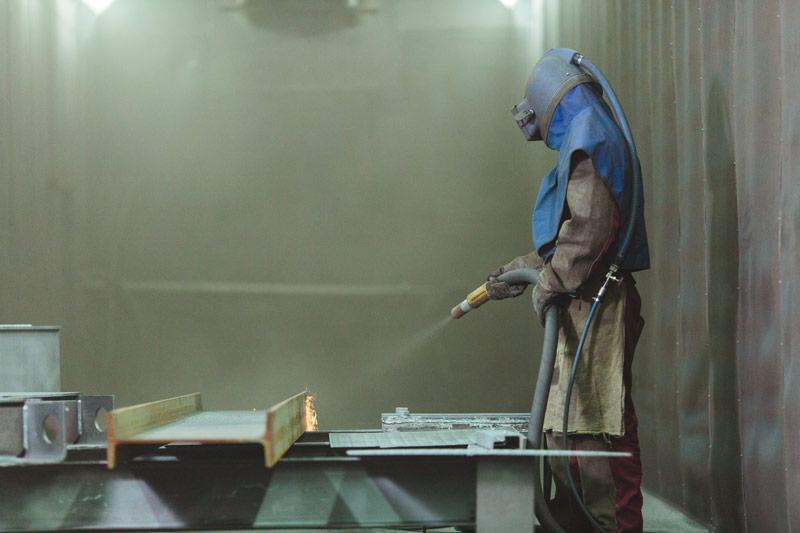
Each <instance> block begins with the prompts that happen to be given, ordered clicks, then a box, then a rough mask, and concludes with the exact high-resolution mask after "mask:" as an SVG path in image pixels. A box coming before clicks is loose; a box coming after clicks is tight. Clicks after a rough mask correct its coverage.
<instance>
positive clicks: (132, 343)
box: [0, 0, 553, 428]
mask: <svg viewBox="0 0 800 533" xmlns="http://www.w3.org/2000/svg"><path fill="white" fill-rule="evenodd" d="M529 18H530V17H529V16H528V14H526V12H525V9H524V6H520V8H518V10H515V11H512V10H509V9H507V8H506V7H504V6H503V5H502V4H501V3H499V2H497V1H495V0H450V1H437V2H427V1H421V0H418V1H384V2H364V1H362V2H355V3H353V2H350V3H348V2H345V1H327V0H325V1H322V0H301V1H299V2H284V1H279V0H275V1H272V0H254V1H251V2H233V3H232V2H222V1H218V0H209V1H198V0H169V1H164V0H117V1H116V2H114V3H113V4H112V5H111V7H110V8H109V9H108V10H106V11H105V12H103V13H102V14H101V15H99V16H96V15H95V14H93V13H92V11H91V10H89V9H88V8H87V7H86V6H84V5H83V4H82V3H81V2H79V1H75V0H62V1H40V0H30V1H23V0H18V1H9V2H4V3H2V5H0V24H2V27H0V33H2V35H3V41H2V46H3V48H2V54H3V56H2V57H0V64H1V65H2V70H1V72H2V76H3V78H2V79H3V85H2V87H3V89H2V98H1V99H0V100H2V113H3V114H2V128H3V129H2V132H3V135H4V142H3V150H4V152H3V157H2V158H0V160H1V161H2V163H0V164H2V172H3V174H2V177H3V179H2V187H3V190H2V201H3V202H4V204H3V205H4V208H3V223H2V231H3V236H4V238H3V239H2V240H3V243H4V246H3V247H2V254H3V256H2V258H3V268H2V272H3V285H2V313H1V314H0V320H2V321H5V322H12V323H19V322H32V323H38V324H41V323H48V324H51V323H52V324H61V325H62V326H63V331H62V352H61V353H62V370H63V372H62V374H63V376H62V383H63V386H64V387H65V388H68V389H77V390H81V391H85V392H95V393H114V394H116V395H117V401H118V403H119V404H121V405H127V404H131V403H135V402H142V401H149V400H154V399H158V398H163V397H169V396H174V395H178V394H183V393H189V392H193V391H199V392H202V393H203V398H204V402H205V405H206V406H207V407H210V408H253V407H265V406H268V405H271V404H272V403H274V402H276V401H278V400H281V399H283V398H285V397H287V396H288V395H290V394H293V393H295V392H297V391H300V390H302V389H303V388H304V387H306V386H307V387H308V388H309V389H310V390H311V391H312V392H314V393H316V394H317V395H318V399H317V403H318V408H319V415H320V421H321V424H322V427H324V428H347V427H376V426H378V425H379V424H380V413H381V412H385V411H389V410H393V409H394V407H395V406H399V405H402V406H408V407H409V408H411V410H412V411H418V412H424V411H427V412H431V411H515V412H524V411H526V410H528V409H529V407H530V398H531V391H532V382H533V376H534V375H535V374H534V373H535V363H536V361H535V356H536V355H537V354H536V352H537V349H536V346H537V345H538V344H539V342H540V341H539V340H538V339H539V331H538V326H537V327H533V326H532V324H533V323H534V319H533V317H532V316H531V314H530V313H529V309H530V305H529V301H528V300H527V298H522V299H520V300H518V301H514V302H509V303H504V304H502V305H500V304H497V305H492V306H487V308H486V309H484V310H481V312H480V313H474V314H473V315H471V316H469V317H467V318H466V319H464V320H462V321H460V322H457V323H454V322H449V323H447V324H446V325H445V326H443V327H441V328H439V329H435V328H434V326H436V325H437V324H441V322H442V321H443V320H444V319H445V318H446V317H447V316H449V310H450V308H451V307H452V306H453V305H455V304H456V303H458V302H459V301H460V300H461V299H463V298H464V296H465V295H466V293H467V292H468V291H470V290H472V289H473V288H474V287H475V286H477V285H478V284H479V283H480V282H482V281H483V280H484V278H485V276H486V273H488V272H489V271H491V270H492V269H494V268H495V267H496V266H498V265H500V264H502V263H504V262H506V261H508V260H510V259H512V258H513V257H514V256H516V255H519V254H522V253H526V252H528V251H529V250H530V248H531V244H530V236H529V233H530V231H529V229H528V228H529V217H530V210H531V206H532V202H533V198H534V197H535V192H536V189H537V187H538V176H539V175H540V174H542V173H543V172H544V171H546V169H547V166H548V164H549V163H551V162H552V161H553V155H552V154H547V153H545V151H544V148H543V147H541V146H537V147H535V148H534V147H532V146H531V145H529V144H527V143H526V142H525V141H524V139H523V138H522V136H521V135H520V133H519V131H518V129H517V128H516V126H515V124H514V122H513V121H512V119H511V116H510V113H509V108H510V107H511V106H512V105H513V104H514V103H516V102H518V101H519V99H520V98H521V95H522V91H523V87H524V83H525V79H526V78H527V74H528V71H529V69H530V65H531V64H532V61H533V60H534V59H533V58H534V57H535V56H536V55H538V52H535V51H533V50H532V49H531V43H532V42H533V40H534V35H533V33H532V30H531V28H530V27H529V26H528V25H527V23H526V22H527V21H528V20H529Z"/></svg>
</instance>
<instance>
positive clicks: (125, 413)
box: [107, 392, 307, 468]
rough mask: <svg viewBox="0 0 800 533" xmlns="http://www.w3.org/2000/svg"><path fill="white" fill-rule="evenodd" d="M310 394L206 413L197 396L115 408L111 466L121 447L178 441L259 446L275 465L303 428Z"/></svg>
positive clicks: (110, 425) (110, 435)
mask: <svg viewBox="0 0 800 533" xmlns="http://www.w3.org/2000/svg"><path fill="white" fill-rule="evenodd" d="M306 395H307V393H306V392H301V393H300V394H296V395H295V396H292V397H291V398H288V399H286V400H284V401H282V402H280V403H278V404H277V405H274V406H272V407H270V408H269V409H267V410H261V411H255V410H254V411H204V410H203V409H202V401H201V398H200V395H199V394H190V395H186V396H179V397H176V398H170V399H167V400H161V401H158V402H152V403H146V404H141V405H135V406H131V407H125V408H123V409H117V410H114V411H112V412H111V413H109V415H108V443H107V459H108V468H115V467H116V466H117V464H118V463H119V459H120V456H119V455H120V454H119V450H120V449H121V448H126V449H127V450H129V451H130V450H131V449H132V447H133V446H139V447H141V446H142V445H159V446H160V445H164V444H169V443H179V442H192V443H201V444H203V443H205V444H246V443H254V444H260V445H261V446H262V448H263V450H264V462H265V464H266V465H267V466H268V467H271V466H273V465H275V463H277V462H278V460H279V459H280V458H281V456H282V455H283V454H284V453H286V451H287V450H288V449H289V448H290V447H291V446H292V444H293V443H294V442H295V441H296V440H297V439H298V438H299V437H300V435H302V434H303V432H304V431H305V412H306ZM126 455H128V454H126Z"/></svg>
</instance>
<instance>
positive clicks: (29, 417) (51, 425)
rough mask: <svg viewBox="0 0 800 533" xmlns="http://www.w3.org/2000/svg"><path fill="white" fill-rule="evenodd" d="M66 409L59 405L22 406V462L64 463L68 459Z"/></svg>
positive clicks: (32, 403)
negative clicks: (23, 450) (23, 449)
mask: <svg viewBox="0 0 800 533" xmlns="http://www.w3.org/2000/svg"><path fill="white" fill-rule="evenodd" d="M66 434H67V432H66V421H65V406H64V404H63V403H61V402H52V401H43V400H28V401H26V402H25V405H23V406H22V435H23V447H24V448H25V452H24V456H23V458H22V459H23V460H24V461H25V462H30V463H40V462H41V463H51V462H59V461H63V460H64V458H65V457H66V456H67V446H66V440H65V439H66Z"/></svg>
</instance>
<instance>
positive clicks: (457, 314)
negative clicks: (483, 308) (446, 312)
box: [450, 304, 467, 318]
mask: <svg viewBox="0 0 800 533" xmlns="http://www.w3.org/2000/svg"><path fill="white" fill-rule="evenodd" d="M466 314H467V312H466V311H464V310H463V309H461V304H458V305H457V306H455V307H454V308H452V309H451V310H450V316H451V317H453V318H461V317H462V316H464V315H466Z"/></svg>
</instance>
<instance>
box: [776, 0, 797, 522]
mask: <svg viewBox="0 0 800 533" xmlns="http://www.w3.org/2000/svg"><path fill="white" fill-rule="evenodd" d="M780 7H781V12H780V16H781V19H780V33H781V71H780V72H781V77H782V78H783V79H782V80H781V82H782V83H781V89H782V90H781V107H782V109H781V116H782V117H783V122H782V124H781V210H780V213H781V223H780V224H781V225H780V231H781V240H780V254H781V264H780V272H781V303H782V306H781V314H782V331H781V332H780V335H781V348H782V352H783V357H784V359H783V368H784V371H783V372H784V374H783V383H784V388H783V393H784V394H783V406H784V407H785V411H784V413H783V431H784V435H783V453H784V456H785V458H786V476H787V486H786V501H787V502H795V503H794V504H792V505H790V506H789V510H788V511H789V512H788V515H789V516H788V526H789V528H788V530H789V531H799V530H800V505H797V502H798V501H800V328H798V327H797V325H798V324H799V323H800V98H798V88H799V87H800V2H798V1H797V0H782V1H781V6H780Z"/></svg>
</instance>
